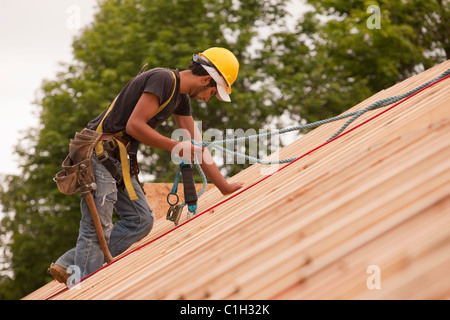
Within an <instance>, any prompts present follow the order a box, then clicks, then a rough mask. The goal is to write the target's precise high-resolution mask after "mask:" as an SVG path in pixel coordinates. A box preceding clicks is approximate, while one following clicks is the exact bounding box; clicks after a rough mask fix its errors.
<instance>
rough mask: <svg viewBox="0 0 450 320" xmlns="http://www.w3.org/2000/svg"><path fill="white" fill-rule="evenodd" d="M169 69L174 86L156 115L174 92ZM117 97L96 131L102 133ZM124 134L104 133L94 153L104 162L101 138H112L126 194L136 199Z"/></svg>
mask: <svg viewBox="0 0 450 320" xmlns="http://www.w3.org/2000/svg"><path fill="white" fill-rule="evenodd" d="M170 71H171V72H172V76H173V79H174V80H175V83H174V86H173V90H172V94H171V95H170V97H169V99H168V100H167V101H166V102H165V103H163V104H162V105H160V106H159V107H158V109H157V110H156V113H155V115H154V116H156V115H157V114H158V113H159V112H161V111H162V110H163V109H164V108H165V107H166V106H167V105H168V104H169V102H170V101H171V100H172V97H173V95H174V93H175V90H176V88H177V78H176V76H175V73H174V72H173V71H172V70H170ZM117 98H118V96H117V97H116V98H115V99H114V101H113V102H112V103H111V105H110V106H109V107H108V110H107V111H106V113H105V115H104V116H103V119H102V120H101V121H100V124H99V125H98V127H97V130H96V131H98V132H102V133H103V121H105V119H106V117H107V116H108V115H109V114H110V112H111V110H112V109H113V108H114V105H115V103H116V101H117ZM124 134H125V132H124V131H120V132H117V133H115V134H112V136H111V137H110V135H111V134H110V133H105V134H104V135H105V139H101V140H100V141H98V142H97V144H96V145H95V154H96V155H97V159H98V161H99V162H100V163H103V164H104V163H105V162H107V161H108V160H109V156H108V153H107V152H105V149H104V148H103V141H102V140H110V139H112V140H113V141H114V142H115V143H116V144H117V146H118V147H119V154H120V162H121V164H122V179H123V183H124V184H125V188H126V190H127V192H128V196H129V197H130V200H138V199H139V198H138V196H137V195H136V192H135V191H134V188H133V185H132V183H131V175H130V167H129V165H128V150H127V148H128V146H129V144H128V143H126V142H125V141H124V139H121V137H123V136H124ZM109 161H110V160H109ZM108 167H111V166H108V165H106V168H107V169H108V170H109V171H110V172H111V170H110V169H109V168H108ZM134 172H137V171H135V170H134ZM111 174H112V175H113V177H114V175H116V176H117V174H114V171H112V172H111ZM114 178H116V177H114ZM136 178H137V175H136ZM116 181H118V180H117V179H116Z"/></svg>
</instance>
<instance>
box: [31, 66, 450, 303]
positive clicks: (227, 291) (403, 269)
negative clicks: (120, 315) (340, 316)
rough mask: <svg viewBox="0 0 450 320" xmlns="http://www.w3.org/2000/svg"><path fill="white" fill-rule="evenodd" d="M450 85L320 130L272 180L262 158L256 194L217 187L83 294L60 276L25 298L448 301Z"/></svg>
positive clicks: (286, 152) (416, 80) (245, 177)
mask: <svg viewBox="0 0 450 320" xmlns="http://www.w3.org/2000/svg"><path fill="white" fill-rule="evenodd" d="M448 68H450V60H448V61H446V62H444V63H442V64H440V65H437V66H435V67H434V68H431V69H429V70H427V71H425V72H423V73H421V74H419V75H416V76H413V77H411V78H409V79H407V80H405V81H403V82H401V83H399V84H397V85H395V86H393V87H391V88H388V89H386V90H383V91H381V92H379V93H378V94H376V95H374V96H372V97H371V98H369V99H367V100H365V101H363V102H361V103H360V104H358V105H356V106H355V107H353V108H352V109H350V110H349V111H353V110H359V109H362V108H365V107H367V106H368V105H369V104H371V103H373V102H375V101H377V100H379V99H382V98H386V97H390V96H394V95H397V94H402V93H405V92H407V91H409V90H411V89H412V88H415V87H417V86H419V85H421V84H422V83H424V82H426V81H428V80H431V79H433V78H435V77H437V76H439V75H440V74H441V73H442V72H444V71H445V70H446V69H448ZM449 86H450V79H446V80H443V81H441V82H440V83H438V84H436V85H434V86H432V87H431V88H428V89H426V90H425V91H423V92H421V93H419V94H417V95H415V96H414V97H412V98H410V99H408V100H406V101H404V102H402V103H401V104H399V105H397V106H396V107H395V108H392V109H390V110H388V111H385V110H386V109H387V108H388V107H385V108H382V109H379V110H375V111H372V112H369V113H366V114H365V115H363V116H362V117H361V118H359V119H358V120H357V121H356V122H355V123H353V124H352V125H351V126H350V127H349V128H347V129H346V131H348V130H351V129H352V128H354V127H356V126H357V125H358V124H361V123H363V122H364V121H366V120H368V119H370V118H372V117H374V116H375V115H379V114H381V115H379V116H377V117H375V118H373V119H371V120H370V121H369V122H367V123H365V124H364V125H362V126H360V127H358V128H356V129H354V130H352V131H351V132H348V133H346V134H344V135H343V136H341V137H339V138H338V139H336V140H334V141H332V142H331V143H328V144H326V145H323V146H321V145H322V144H323V143H324V142H325V141H326V140H327V139H328V138H329V137H330V136H331V135H332V134H334V133H335V132H336V131H337V130H338V129H339V128H340V127H341V126H342V124H343V123H345V122H346V121H347V120H340V121H338V122H334V123H330V124H326V125H322V126H320V127H319V128H316V129H315V130H313V131H311V132H309V133H308V134H307V135H305V136H303V137H302V138H300V139H299V140H297V141H295V142H294V143H292V144H290V145H288V146H286V147H285V148H283V149H281V150H280V152H279V157H280V159H284V158H291V157H296V156H302V155H304V156H302V158H301V159H300V160H298V161H296V162H294V163H292V164H290V165H288V166H286V167H284V168H283V169H282V170H280V171H278V172H276V173H273V175H271V176H267V175H263V174H262V173H264V170H267V166H262V165H259V164H256V165H253V166H251V167H249V168H248V169H246V170H243V171H242V172H241V173H239V174H238V175H236V176H234V177H233V178H231V179H230V180H232V181H244V182H245V183H246V186H245V187H248V186H251V187H250V188H248V189H246V190H244V191H242V192H240V193H238V194H237V195H236V196H234V197H224V196H222V195H220V193H219V192H218V191H217V189H215V188H213V189H211V190H209V191H208V192H206V193H205V194H204V195H203V196H202V197H201V198H200V201H199V212H201V213H203V212H204V211H205V210H206V212H204V213H203V214H201V215H200V216H197V217H196V218H195V219H192V220H190V221H189V222H187V223H186V224H183V225H181V226H179V227H178V228H176V229H175V230H173V231H172V232H170V233H167V234H165V233H166V232H168V231H170V230H171V229H173V228H174V227H173V223H171V222H169V221H166V220H165V219H164V218H162V219H159V220H157V221H156V223H155V226H154V229H153V230H152V232H151V233H150V235H149V236H148V237H147V238H145V239H143V240H142V241H141V242H140V243H137V244H135V245H134V246H133V247H132V248H130V249H129V251H132V250H133V249H135V248H139V249H138V250H136V251H134V252H132V253H131V254H129V255H127V256H125V257H124V258H122V259H119V260H118V261H116V262H114V263H112V264H110V265H109V266H107V267H105V268H103V269H102V270H100V271H99V272H97V273H96V274H94V275H92V276H91V277H89V278H88V279H86V280H84V281H83V282H82V283H81V284H80V285H79V286H78V287H77V288H75V289H72V290H66V291H63V292H61V290H62V289H63V288H64V287H65V286H63V285H61V284H58V283H57V282H56V281H52V282H50V283H49V284H47V285H45V286H43V287H42V288H40V289H38V290H36V291H35V292H33V293H31V294H30V295H28V296H26V297H25V298H24V299H46V298H49V297H52V298H53V299H449V298H450V276H449V275H448V269H449V266H450V197H449V196H450V90H449ZM319 146H321V147H319ZM317 147H319V148H318V149H316V150H314V149H315V148H317ZM311 150H314V151H311ZM273 156H276V155H273ZM283 166H285V165H280V167H283ZM262 179H264V180H262ZM254 183H256V184H255V185H253V184H254ZM252 185H253V186H252ZM228 198H230V199H229V200H228V201H226V202H224V203H220V202H221V201H222V200H224V199H228ZM164 201H165V199H164ZM219 203H220V204H219ZM216 204H219V205H217V206H216V207H214V208H213V209H211V210H207V209H208V208H211V207H212V206H214V205H216ZM164 214H165V213H164ZM183 218H184V217H183ZM183 221H184V220H183ZM164 234H165V235H164ZM162 235H163V236H162ZM153 239H156V240H153ZM149 242H150V243H149ZM145 244H146V245H145ZM129 251H128V252H129ZM373 270H375V273H373V272H374V271H373ZM377 271H379V272H380V273H376V272H377ZM375 276H379V277H378V278H376V280H379V281H378V282H372V280H373V278H374V277H375ZM375 283H376V284H379V285H380V287H379V288H378V289H377V288H372V289H370V288H371V285H373V284H375ZM55 294H56V295H55Z"/></svg>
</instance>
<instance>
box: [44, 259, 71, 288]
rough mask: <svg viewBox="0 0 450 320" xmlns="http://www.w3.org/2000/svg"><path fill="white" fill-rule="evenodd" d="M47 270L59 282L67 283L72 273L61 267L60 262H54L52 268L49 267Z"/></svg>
mask: <svg viewBox="0 0 450 320" xmlns="http://www.w3.org/2000/svg"><path fill="white" fill-rule="evenodd" d="M47 272H48V273H50V274H51V275H52V276H53V278H55V279H56V280H57V281H58V282H61V283H64V284H66V283H67V279H69V277H70V274H68V273H67V271H66V269H65V268H63V267H61V266H60V265H58V264H54V263H52V265H51V266H50V268H48V269H47Z"/></svg>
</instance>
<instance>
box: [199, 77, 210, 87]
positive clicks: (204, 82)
mask: <svg viewBox="0 0 450 320" xmlns="http://www.w3.org/2000/svg"><path fill="white" fill-rule="evenodd" d="M211 79H212V77H211V76H210V75H207V76H200V83H201V84H202V85H203V86H207V85H208V84H209V82H210V81H211Z"/></svg>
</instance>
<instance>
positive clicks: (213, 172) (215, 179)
mask: <svg viewBox="0 0 450 320" xmlns="http://www.w3.org/2000/svg"><path fill="white" fill-rule="evenodd" d="M174 118H175V122H176V123H177V125H178V126H179V127H180V128H182V129H185V130H187V131H188V132H189V134H190V137H187V138H189V140H190V139H194V140H195V141H196V142H201V137H202V135H201V133H200V130H199V129H198V127H197V125H196V124H195V122H194V118H192V116H180V115H176V114H174ZM200 166H201V168H202V169H203V171H204V172H205V174H206V176H207V177H208V178H209V180H211V182H212V183H214V185H215V186H216V187H217V188H218V189H219V190H220V192H221V193H222V194H224V195H226V194H230V193H233V192H234V191H236V190H238V189H240V188H242V186H243V185H244V184H243V183H241V182H235V183H228V182H227V181H226V180H225V178H224V177H223V176H222V174H221V173H220V171H219V169H218V168H217V166H216V164H215V162H214V160H213V158H212V156H211V154H210V153H209V150H208V149H207V148H203V157H202V159H201V161H200Z"/></svg>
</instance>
